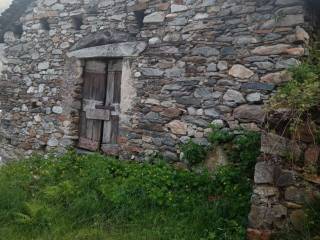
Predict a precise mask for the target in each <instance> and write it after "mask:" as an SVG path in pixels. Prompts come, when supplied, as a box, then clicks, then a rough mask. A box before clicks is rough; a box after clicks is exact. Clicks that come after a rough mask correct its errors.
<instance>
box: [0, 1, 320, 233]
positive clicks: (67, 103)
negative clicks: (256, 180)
mask: <svg viewBox="0 0 320 240" xmlns="http://www.w3.org/2000/svg"><path fill="white" fill-rule="evenodd" d="M18 2H19V1H18V0H16V1H15V2H14V3H18ZM25 2H26V3H27V4H25V5H26V7H25V8H23V9H22V10H21V9H20V10H19V11H18V10H15V11H13V10H12V9H11V10H10V8H9V9H8V10H7V12H8V11H9V12H10V11H11V12H19V16H18V17H16V18H14V17H13V19H12V20H11V23H10V24H11V27H10V26H8V21H6V26H5V29H6V30H10V31H8V32H6V33H5V34H4V36H1V38H0V39H2V38H3V39H4V40H3V43H1V45H0V72H1V73H0V86H1V91H0V120H1V122H0V157H1V159H2V160H6V159H10V158H14V157H16V156H19V155H22V154H23V155H25V154H26V155H28V154H31V153H33V152H38V151H40V152H41V151H42V152H44V151H50V150H54V151H58V152H64V151H65V150H66V149H67V148H69V147H78V148H81V149H86V150H90V151H103V152H105V153H108V154H116V155H118V154H120V155H121V157H124V158H136V159H139V158H141V157H142V156H144V155H149V154H153V153H154V152H157V151H159V152H161V154H163V155H164V156H165V157H166V158H167V159H171V160H177V159H179V149H178V145H179V144H181V143H183V142H186V141H188V140H189V139H190V138H193V139H194V141H196V142H198V143H200V144H204V145H205V144H207V140H206V135H207V134H208V131H209V130H210V129H209V127H208V126H209V124H210V123H212V122H218V123H221V122H222V121H223V123H224V124H225V125H226V126H227V127H229V128H237V127H239V126H240V127H244V128H249V129H259V128H260V127H261V126H262V123H263V122H264V117H265V113H264V111H263V104H264V103H265V102H266V101H267V100H268V98H269V97H270V95H271V94H272V92H273V91H274V90H275V88H276V87H277V86H278V85H280V84H282V83H283V82H286V81H288V80H289V78H288V75H287V74H286V73H285V72H284V70H285V69H287V68H288V67H291V66H295V65H297V64H299V59H300V58H301V57H302V56H304V55H306V54H308V49H307V47H308V44H309V41H310V40H312V37H313V35H314V34H315V30H316V29H317V28H316V26H318V25H317V24H318V23H319V20H318V17H317V14H318V15H319V8H317V6H316V4H317V1H316V0H314V1H312V0H310V1H307V0H171V1H169V0H168V1H163V0H30V1H25ZM309 4H311V5H312V7H311V8H308V5H309ZM13 5H15V4H13ZM15 6H16V5H15ZM20 12H21V14H20ZM7 15H8V14H7ZM7 15H6V13H4V16H7ZM9 18H10V17H9ZM16 19H17V21H15V20H16ZM1 21H2V23H3V22H4V20H3V18H2V19H1V18H0V25H1ZM9 22H10V21H9ZM2 29H4V26H2ZM264 169H266V168H264ZM281 217H282V216H281ZM259 227H261V226H257V228H259ZM267 227H270V226H267Z"/></svg>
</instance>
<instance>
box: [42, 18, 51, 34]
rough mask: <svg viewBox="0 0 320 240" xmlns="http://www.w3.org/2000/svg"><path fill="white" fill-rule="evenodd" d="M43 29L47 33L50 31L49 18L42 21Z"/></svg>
mask: <svg viewBox="0 0 320 240" xmlns="http://www.w3.org/2000/svg"><path fill="white" fill-rule="evenodd" d="M40 25H41V29H42V30H45V31H50V23H49V21H48V19H47V18H42V19H40Z"/></svg>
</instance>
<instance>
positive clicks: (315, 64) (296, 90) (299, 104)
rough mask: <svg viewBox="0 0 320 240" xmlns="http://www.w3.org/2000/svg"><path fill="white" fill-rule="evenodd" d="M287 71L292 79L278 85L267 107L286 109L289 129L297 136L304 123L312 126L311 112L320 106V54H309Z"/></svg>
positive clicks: (272, 109)
mask: <svg viewBox="0 0 320 240" xmlns="http://www.w3.org/2000/svg"><path fill="white" fill-rule="evenodd" d="M289 72H290V73H291V75H292V80H291V81H289V82H288V83H286V84H285V85H284V86H281V87H279V89H278V91H277V93H276V94H275V95H274V96H273V97H272V98H271V99H270V102H269V107H268V108H269V111H270V112H272V111H274V110H278V109H282V108H285V109H288V110H289V126H290V130H291V132H292V133H293V136H297V137H299V136H298V135H299V134H297V133H298V129H299V127H300V126H303V125H305V124H307V125H308V126H312V125H313V120H312V113H313V112H314V111H317V109H318V108H319V106H320V56H317V55H315V54H313V55H311V56H310V57H309V59H307V60H306V61H305V62H304V63H302V64H300V65H299V66H296V67H294V68H291V69H289ZM315 140H316V139H315Z"/></svg>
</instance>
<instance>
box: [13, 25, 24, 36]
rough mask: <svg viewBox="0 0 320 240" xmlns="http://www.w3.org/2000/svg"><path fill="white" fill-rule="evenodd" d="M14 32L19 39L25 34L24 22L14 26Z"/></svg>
mask: <svg viewBox="0 0 320 240" xmlns="http://www.w3.org/2000/svg"><path fill="white" fill-rule="evenodd" d="M12 31H13V33H14V36H15V37H16V38H18V39H20V38H21V36H22V34H23V27H22V24H16V25H14V26H13V30H12Z"/></svg>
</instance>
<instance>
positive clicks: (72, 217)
mask: <svg viewBox="0 0 320 240" xmlns="http://www.w3.org/2000/svg"><path fill="white" fill-rule="evenodd" d="M247 139H250V141H252V137H250V136H249V138H247ZM240 140H241V139H240ZM244 140H245V139H244ZM244 140H243V139H242V140H241V141H239V140H237V141H234V142H235V144H236V143H238V144H240V145H241V144H248V141H244ZM258 140H259V139H257V141H258ZM255 144H257V142H255ZM240 145H239V146H238V147H235V148H234V150H233V156H232V158H233V159H236V158H237V157H236V156H237V154H238V156H239V157H238V158H237V161H240V163H239V162H237V163H236V164H232V165H228V166H225V167H222V168H220V169H218V170H217V171H216V172H215V173H209V172H206V171H202V172H200V173H199V172H197V173H196V172H191V171H187V170H177V169H175V168H173V167H172V166H169V165H167V164H165V163H161V162H159V163H156V164H149V163H137V162H127V161H120V160H114V159H111V158H108V157H105V156H101V155H98V154H92V155H77V154H76V153H75V152H72V151H71V152H69V153H68V154H66V155H65V156H62V157H48V158H43V157H41V156H36V157H33V158H31V159H26V160H22V161H19V162H12V163H10V164H8V165H5V166H3V167H1V168H0V240H71V239H72V240H120V239H121V240H144V239H146V240H147V239H148V240H168V239H170V240H243V239H245V232H246V226H247V215H248V212H249V208H250V196H251V180H250V177H251V176H249V175H250V174H243V173H244V172H249V170H250V171H251V170H252V169H248V166H249V167H250V168H251V165H252V161H248V158H250V159H251V160H255V158H256V155H255V154H251V155H241V154H240V153H241V152H243V151H242V150H241V146H240ZM240 150H241V151H240ZM244 158H246V159H244ZM250 159H249V160H250ZM241 161H243V163H242V164H241Z"/></svg>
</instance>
